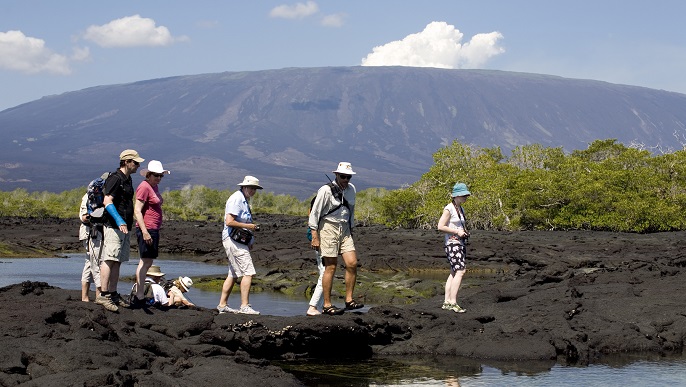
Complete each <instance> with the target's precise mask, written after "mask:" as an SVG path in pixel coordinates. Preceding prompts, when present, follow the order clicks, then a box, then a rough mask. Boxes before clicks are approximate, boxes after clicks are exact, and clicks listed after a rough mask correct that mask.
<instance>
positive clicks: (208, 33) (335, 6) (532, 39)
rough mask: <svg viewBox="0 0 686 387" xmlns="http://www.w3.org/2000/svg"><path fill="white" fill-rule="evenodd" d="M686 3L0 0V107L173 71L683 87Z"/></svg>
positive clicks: (658, 0)
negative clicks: (355, 72)
mask: <svg viewBox="0 0 686 387" xmlns="http://www.w3.org/2000/svg"><path fill="white" fill-rule="evenodd" d="M684 14H686V2H684V1H682V0H664V1H663V0H654V1H637V0H634V1H632V0H622V1H618V0H607V1H603V0H577V1H573V2H572V1H562V0H559V1H558V0H556V1H550V0H528V1H525V0H522V1H517V0H500V1H497V0H479V1H473V0H472V1H461V0H427V1H409V0H371V1H370V0H365V1H361V0H359V1H358V0H339V1H324V0H319V1H271V0H259V1H249V0H246V1H232V0H221V1H220V0H207V1H193V2H191V1H176V0H164V1H163V0H145V1H127V0H119V1H116V2H114V1H107V2H106V1H94V0H69V1H55V0H2V1H1V2H0V85H1V86H0V110H4V109H6V108H10V107H13V106H16V105H19V104H21V103H24V102H29V101H32V100H35V99H38V98H40V97H42V96H46V95H53V94H60V93H64V92H67V91H74V90H80V89H83V88H87V87H91V86H99V85H109V84H119V83H128V82H135V81H140V80H146V79H154V78H162V77H169V76H176V75H190V74H202V73H217V72H223V71H254V70H265V69H279V68H284V67H321V66H359V65H363V64H364V65H406V66H431V67H444V68H483V69H495V70H504V71H518V72H529V73H541V74H551V75H558V76H562V77H568V78H583V79H596V80H602V81H607V82H612V83H621V84H629V85H637V86H645V87H650V88H655V89H664V90H669V91H674V92H679V93H686V77H685V76H684V75H683V74H682V72H683V71H684V68H686V33H684V31H683V27H679V26H683V24H684V22H683V15H684Z"/></svg>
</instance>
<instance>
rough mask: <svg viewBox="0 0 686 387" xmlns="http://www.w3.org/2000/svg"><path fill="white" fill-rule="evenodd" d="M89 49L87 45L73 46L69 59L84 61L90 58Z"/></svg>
mask: <svg viewBox="0 0 686 387" xmlns="http://www.w3.org/2000/svg"><path fill="white" fill-rule="evenodd" d="M90 58H91V50H90V48H88V47H74V48H72V54H71V57H70V58H69V59H71V60H73V61H85V60H90Z"/></svg>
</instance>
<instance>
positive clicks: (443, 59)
mask: <svg viewBox="0 0 686 387" xmlns="http://www.w3.org/2000/svg"><path fill="white" fill-rule="evenodd" d="M463 36H464V34H462V32H460V30H458V29H456V28H455V26H452V25H449V24H448V23H446V22H431V23H429V24H428V25H427V26H426V28H424V31H422V32H419V33H416V34H411V35H408V36H406V37H405V38H404V39H403V40H396V41H393V42H390V43H387V44H385V45H383V46H377V47H374V49H373V50H372V52H371V53H370V54H369V55H367V57H366V58H364V59H362V66H413V67H438V68H448V69H454V68H478V67H481V66H482V65H483V64H484V63H486V62H487V61H488V59H490V58H491V57H493V56H496V55H498V54H501V53H503V52H505V49H504V48H502V47H500V46H498V41H499V40H500V39H502V38H503V35H502V34H501V33H500V32H496V31H494V32H490V33H487V34H477V35H474V36H473V37H472V39H471V40H470V41H469V42H467V43H464V44H462V43H461V42H462V38H463Z"/></svg>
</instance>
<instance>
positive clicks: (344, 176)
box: [338, 173, 353, 180]
mask: <svg viewBox="0 0 686 387" xmlns="http://www.w3.org/2000/svg"><path fill="white" fill-rule="evenodd" d="M338 177H340V178H341V179H343V180H350V178H351V177H353V175H344V174H341V173H339V174H338Z"/></svg>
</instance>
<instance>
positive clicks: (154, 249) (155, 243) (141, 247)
mask: <svg viewBox="0 0 686 387" xmlns="http://www.w3.org/2000/svg"><path fill="white" fill-rule="evenodd" d="M148 233H149V234H150V237H151V238H152V244H150V245H149V244H147V243H145V241H144V240H143V231H141V229H140V228H138V227H136V237H137V238H138V253H139V254H140V257H141V258H157V256H158V255H159V244H160V230H148Z"/></svg>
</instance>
